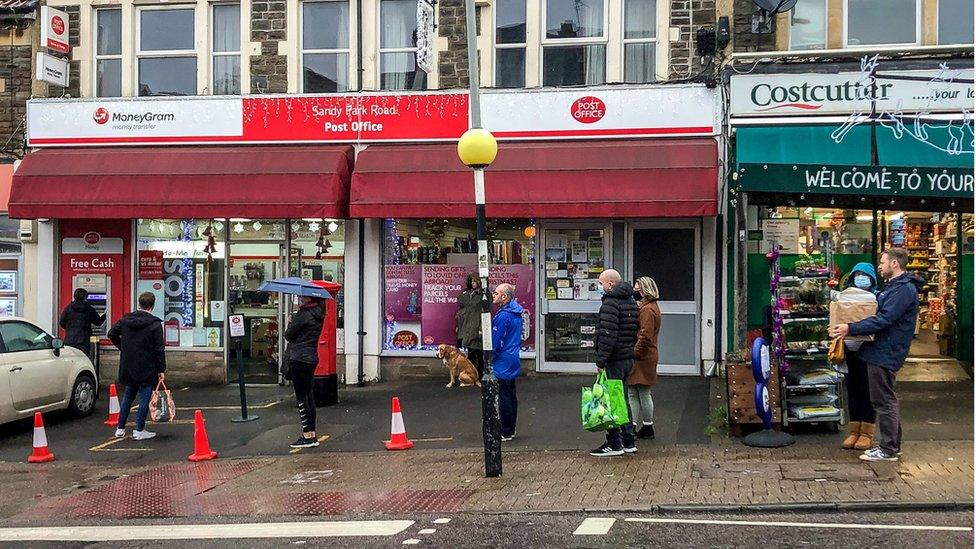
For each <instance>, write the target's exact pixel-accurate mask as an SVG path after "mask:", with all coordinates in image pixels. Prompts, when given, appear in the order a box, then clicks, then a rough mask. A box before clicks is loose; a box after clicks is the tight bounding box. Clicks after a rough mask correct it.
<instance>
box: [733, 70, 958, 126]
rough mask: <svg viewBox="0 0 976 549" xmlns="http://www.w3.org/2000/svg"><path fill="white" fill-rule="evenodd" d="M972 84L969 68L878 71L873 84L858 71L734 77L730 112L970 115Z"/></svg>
mask: <svg viewBox="0 0 976 549" xmlns="http://www.w3.org/2000/svg"><path fill="white" fill-rule="evenodd" d="M886 75H896V76H907V77H912V78H914V79H912V80H893V79H886V78H885V76H886ZM972 82H973V69H946V70H924V71H897V72H895V71H883V70H881V71H878V73H877V79H876V80H875V81H874V82H873V83H872V82H871V81H870V79H869V78H867V77H866V76H865V75H864V74H862V73H860V72H846V73H840V74H750V75H733V76H732V78H731V93H732V99H731V111H732V115H733V116H784V115H804V114H805V115H810V114H847V113H853V112H861V113H867V112H871V105H872V101H876V105H875V107H876V109H877V110H878V111H879V112H884V111H888V112H953V111H955V112H959V111H962V110H964V109H965V110H970V111H971V110H972V108H973V83H972Z"/></svg>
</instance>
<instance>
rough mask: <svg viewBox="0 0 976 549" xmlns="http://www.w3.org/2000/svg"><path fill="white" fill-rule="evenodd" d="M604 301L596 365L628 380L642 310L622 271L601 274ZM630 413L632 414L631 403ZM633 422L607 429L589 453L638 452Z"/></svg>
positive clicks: (597, 336) (632, 363)
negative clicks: (605, 434) (601, 439)
mask: <svg viewBox="0 0 976 549" xmlns="http://www.w3.org/2000/svg"><path fill="white" fill-rule="evenodd" d="M600 288H601V289H602V290H603V304H602V305H600V314H599V318H598V324H597V329H596V367H597V368H598V369H599V370H600V371H601V372H604V371H605V372H606V374H607V379H619V380H622V381H623V380H626V379H627V375H628V374H630V369H631V368H633V366H634V345H636V344H637V331H638V328H639V327H640V322H639V320H638V315H639V314H640V309H639V308H638V306H637V301H635V300H634V288H633V286H631V285H630V284H629V283H627V282H624V281H623V279H622V278H621V277H620V273H618V272H617V271H615V270H613V269H608V270H606V271H603V272H602V273H600ZM627 415H628V416H629V415H630V409H629V405H628V410H627ZM635 438H636V433H634V425H633V424H632V423H630V422H629V421H628V422H627V423H625V424H624V425H623V426H621V427H615V428H613V429H609V430H607V441H606V442H605V443H604V444H603V445H602V446H600V447H599V448H597V449H595V450H593V451H592V452H590V455H591V456H595V457H606V456H619V455H622V454H624V453H628V454H630V453H633V452H636V451H637V445H636V444H635Z"/></svg>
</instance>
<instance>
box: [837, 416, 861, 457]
mask: <svg viewBox="0 0 976 549" xmlns="http://www.w3.org/2000/svg"><path fill="white" fill-rule="evenodd" d="M860 435H861V422H860V421H852V422H851V434H849V435H847V438H845V439H844V442H843V443H842V444H841V445H840V447H841V448H843V449H845V450H851V449H853V448H854V444H855V443H857V439H858V437H860Z"/></svg>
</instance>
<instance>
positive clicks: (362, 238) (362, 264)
mask: <svg viewBox="0 0 976 549" xmlns="http://www.w3.org/2000/svg"><path fill="white" fill-rule="evenodd" d="M356 22H357V23H358V27H359V29H358V30H357V32H356V90H358V91H360V92H361V91H363V71H364V69H363V27H364V25H363V0H356ZM358 232H359V235H358V236H359V311H358V314H359V324H358V327H359V331H357V332H356V335H357V336H359V346H358V347H357V353H356V354H357V356H356V360H357V364H356V386H357V387H362V386H363V385H365V384H366V375H365V373H364V370H365V364H364V362H365V353H364V350H363V345H364V344H365V342H366V329H365V317H366V304H365V303H364V298H365V297H366V292H365V291H363V288H364V287H365V286H364V285H365V283H366V251H365V250H364V248H365V246H366V220H365V219H360V220H359V231H358Z"/></svg>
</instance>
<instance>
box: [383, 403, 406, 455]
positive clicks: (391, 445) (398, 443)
mask: <svg viewBox="0 0 976 549" xmlns="http://www.w3.org/2000/svg"><path fill="white" fill-rule="evenodd" d="M411 448H413V442H410V440H409V439H407V430H406V429H405V428H404V427H403V414H401V413H400V399H399V398H397V397H393V421H392V422H391V424H390V441H389V442H387V443H386V449H387V450H409V449H411Z"/></svg>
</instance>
